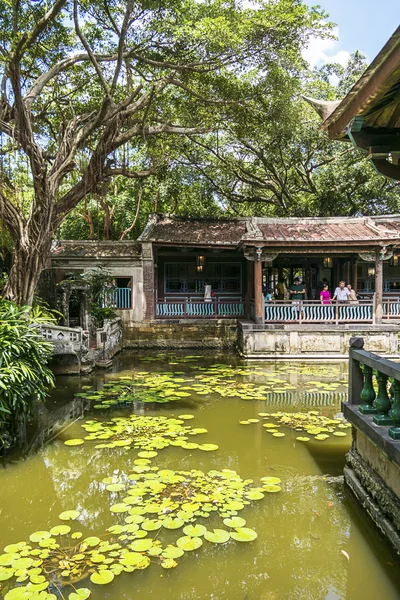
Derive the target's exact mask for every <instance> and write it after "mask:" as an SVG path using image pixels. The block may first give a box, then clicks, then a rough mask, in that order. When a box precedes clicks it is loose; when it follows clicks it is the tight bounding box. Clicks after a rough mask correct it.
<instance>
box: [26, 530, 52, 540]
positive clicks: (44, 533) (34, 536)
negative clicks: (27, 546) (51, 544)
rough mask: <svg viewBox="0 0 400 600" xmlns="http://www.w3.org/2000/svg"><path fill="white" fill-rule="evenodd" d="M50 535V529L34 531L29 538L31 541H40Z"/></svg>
mask: <svg viewBox="0 0 400 600" xmlns="http://www.w3.org/2000/svg"><path fill="white" fill-rule="evenodd" d="M50 537H51V533H50V531H36V532H35V533H31V535H30V536H29V539H30V540H31V542H41V541H42V540H46V539H47V538H50Z"/></svg>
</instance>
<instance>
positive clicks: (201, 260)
mask: <svg viewBox="0 0 400 600" xmlns="http://www.w3.org/2000/svg"><path fill="white" fill-rule="evenodd" d="M205 264H206V258H205V256H203V255H201V254H200V255H198V256H197V257H196V270H197V272H198V273H202V272H203V271H204V266H205Z"/></svg>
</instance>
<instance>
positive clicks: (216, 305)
mask: <svg viewBox="0 0 400 600" xmlns="http://www.w3.org/2000/svg"><path fill="white" fill-rule="evenodd" d="M243 316H244V301H243V300H242V299H222V298H215V299H212V300H211V301H210V302H204V301H203V300H194V299H190V298H182V299H177V300H163V301H158V302H157V303H156V318H158V319H171V318H172V319H204V318H205V319H222V318H231V319H235V318H237V317H243Z"/></svg>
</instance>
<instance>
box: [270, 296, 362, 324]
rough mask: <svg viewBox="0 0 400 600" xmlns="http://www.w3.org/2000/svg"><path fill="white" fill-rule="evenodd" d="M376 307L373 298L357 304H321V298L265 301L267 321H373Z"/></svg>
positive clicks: (324, 322) (336, 322)
mask: <svg viewBox="0 0 400 600" xmlns="http://www.w3.org/2000/svg"><path fill="white" fill-rule="evenodd" d="M373 321H374V307H373V301H372V300H360V301H359V302H358V303H357V304H351V303H349V304H341V303H340V302H333V303H331V304H321V302H320V301H319V300H304V301H301V302H299V303H296V302H286V301H282V300H276V301H273V302H266V303H265V322H266V323H323V324H326V323H328V324H329V323H335V324H338V323H372V322H373Z"/></svg>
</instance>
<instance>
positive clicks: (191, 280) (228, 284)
mask: <svg viewBox="0 0 400 600" xmlns="http://www.w3.org/2000/svg"><path fill="white" fill-rule="evenodd" d="M164 276H165V277H164V290H165V293H167V294H185V293H186V294H189V293H190V294H202V293H203V292H204V282H205V281H209V282H210V285H211V287H212V289H213V291H214V292H215V293H217V294H240V293H241V292H242V265H241V264H237V263H227V264H221V263H212V262H209V261H207V263H206V265H205V269H204V272H203V273H198V272H197V270H196V263H195V262H193V263H165V268H164Z"/></svg>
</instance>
